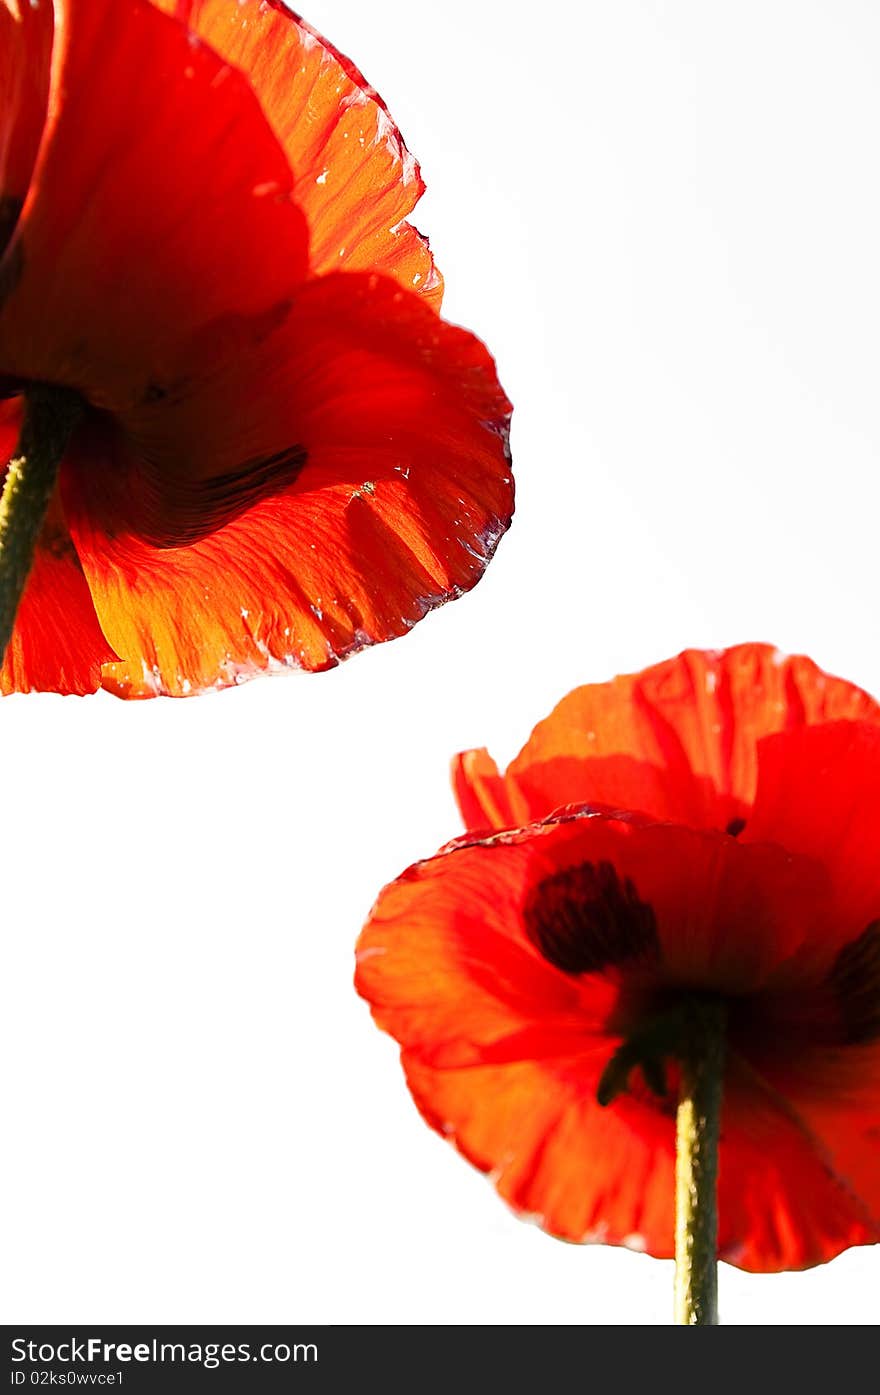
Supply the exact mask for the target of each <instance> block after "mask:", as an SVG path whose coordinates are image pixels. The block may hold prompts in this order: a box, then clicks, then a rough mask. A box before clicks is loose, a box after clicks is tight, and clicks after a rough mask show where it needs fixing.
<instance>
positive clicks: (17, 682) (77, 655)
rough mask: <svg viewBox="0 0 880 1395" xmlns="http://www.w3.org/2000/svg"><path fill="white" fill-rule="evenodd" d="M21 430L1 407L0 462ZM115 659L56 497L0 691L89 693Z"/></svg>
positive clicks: (17, 409) (8, 407)
mask: <svg viewBox="0 0 880 1395" xmlns="http://www.w3.org/2000/svg"><path fill="white" fill-rule="evenodd" d="M20 426H21V405H20V403H19V402H18V401H8V402H2V403H0V461H6V460H9V459H10V457H11V456H13V455H14V454H15V446H16V442H17V440H18V433H19V429H20ZM2 473H5V471H0V477H2ZM115 658H116V655H115V654H114V652H113V650H112V649H111V648H110V645H109V644H108V643H107V640H106V639H105V638H104V635H103V633H102V631H101V627H100V625H99V624H98V617H97V616H96V614H95V607H94V605H93V604H92V598H91V596H90V594H89V588H88V586H87V585H86V580H85V577H84V576H83V573H82V567H81V566H80V564H79V559H78V557H77V555H76V552H75V550H74V547H73V543H72V542H71V540H70V535H69V533H68V531H67V526H66V524H65V521H64V515H63V513H62V510H61V501H60V499H59V498H58V497H57V496H56V497H55V499H54V500H53V502H52V504H51V505H50V508H49V514H48V517H47V519H46V522H45V524H44V525H43V531H42V535H41V537H40V541H39V543H38V545H37V549H36V552H35V554H34V562H33V567H32V568H31V573H30V576H29V577H28V582H27V586H26V587H25V591H24V595H23V596H22V600H21V604H20V606H19V609H18V614H17V616H16V620H15V629H14V631H13V634H12V639H11V640H10V642H9V645H8V647H7V650H6V657H5V659H4V661H3V665H2V668H0V692H2V693H13V692H18V693H26V692H31V691H38V692H56V693H93V692H95V691H96V689H98V688H99V687H100V686H101V666H102V665H103V664H105V663H109V662H111V661H112V660H114V659H115Z"/></svg>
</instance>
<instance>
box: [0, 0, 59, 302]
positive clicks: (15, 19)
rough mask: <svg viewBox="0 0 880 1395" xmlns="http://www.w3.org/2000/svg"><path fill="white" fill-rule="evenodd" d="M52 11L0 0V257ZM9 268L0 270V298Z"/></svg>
mask: <svg viewBox="0 0 880 1395" xmlns="http://www.w3.org/2000/svg"><path fill="white" fill-rule="evenodd" d="M53 28H54V24H53V10H52V5H51V3H49V0H43V3H42V4H39V3H33V0H27V3H20V0H0V257H2V255H3V252H4V250H5V248H6V245H7V243H8V242H9V239H10V238H11V237H12V233H13V231H14V229H15V225H16V223H17V221H18V215H19V213H20V211H21V206H22V203H23V201H24V197H25V194H26V193H27V191H28V185H29V183H30V178H31V174H32V172H33V168H34V161H35V159H36V157H37V149H38V147H39V144H40V137H41V136H42V133H43V125H44V123H45V120H46V105H47V102H48V96H49V62H50V58H51V54H52V33H53ZM10 270H11V269H10V268H6V269H5V273H4V272H3V271H0V301H2V299H3V294H4V291H3V286H4V280H8V278H9V276H10Z"/></svg>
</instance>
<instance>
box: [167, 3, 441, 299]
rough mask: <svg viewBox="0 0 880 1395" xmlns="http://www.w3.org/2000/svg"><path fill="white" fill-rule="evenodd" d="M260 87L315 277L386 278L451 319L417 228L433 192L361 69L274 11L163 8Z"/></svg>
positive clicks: (283, 10)
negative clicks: (303, 223)
mask: <svg viewBox="0 0 880 1395" xmlns="http://www.w3.org/2000/svg"><path fill="white" fill-rule="evenodd" d="M162 4H163V8H165V9H169V8H170V9H171V10H173V11H176V13H177V14H178V16H179V17H180V18H181V19H182V20H183V22H184V23H186V24H188V25H189V27H190V28H191V29H193V30H194V31H195V32H196V33H197V34H199V35H200V36H201V37H202V38H203V39H204V40H205V41H206V43H208V44H210V45H211V47H212V48H214V49H215V50H216V51H217V52H218V53H219V54H221V55H222V57H223V58H225V59H226V61H227V62H229V63H232V64H234V65H235V66H236V67H237V68H239V69H241V70H242V72H244V73H245V74H246V75H247V77H248V78H249V80H250V82H251V83H252V85H253V88H254V90H255V92H256V93H257V96H258V97H259V100H260V103H261V105H262V108H263V111H264V112H265V114H266V116H267V118H268V120H269V122H270V124H271V126H272V129H273V130H274V132H275V134H276V136H277V137H278V139H279V141H280V142H281V144H282V145H283V147H284V149H285V150H286V152H287V155H288V157H289V159H290V163H291V165H292V167H293V170H294V173H295V175H296V201H297V203H298V204H299V206H300V207H301V208H302V210H303V212H304V213H305V216H306V220H307V222H308V226H309V239H310V263H311V268H312V271H313V272H315V273H317V274H323V273H325V272H329V271H380V272H382V273H384V274H385V275H388V276H392V277H393V278H394V279H395V280H396V281H398V282H399V283H400V284H401V285H402V286H404V287H405V288H406V289H407V290H415V291H418V292H419V293H420V294H422V295H423V296H425V298H426V299H428V300H429V301H430V303H431V304H432V305H433V306H434V308H435V309H437V308H439V305H440V300H441V297H442V293H443V283H442V281H441V278H440V276H439V274H438V272H437V270H436V268H435V267H434V261H433V258H432V256H431V253H430V251H429V249H428V243H427V240H426V239H425V238H424V237H422V236H421V234H420V233H419V232H418V231H417V230H416V229H415V228H413V227H412V226H411V225H410V224H409V223H407V222H405V219H406V218H407V217H408V216H409V214H410V213H411V212H412V210H413V208H414V207H415V205H416V203H417V202H418V200H419V198H420V197H421V195H422V193H423V192H424V187H425V186H424V183H423V181H422V178H421V175H420V173H419V167H418V165H417V164H416V162H415V160H414V159H413V157H412V156H411V155H410V153H409V151H408V150H407V148H406V146H405V145H404V143H403V139H402V138H401V135H400V132H399V131H398V130H397V127H396V126H395V125H394V123H393V122H392V121H391V119H390V117H389V115H388V112H387V109H386V107H385V103H384V102H383V101H382V99H381V97H380V96H379V95H378V93H377V92H376V91H375V90H374V89H373V88H372V87H371V86H370V85H369V83H368V82H367V81H366V79H365V78H364V77H363V75H362V74H361V73H360V72H359V71H358V70H357V68H356V67H355V66H354V64H353V63H352V62H351V60H350V59H348V58H346V57H344V56H343V55H342V54H340V53H338V52H337V50H336V49H335V48H333V46H332V45H331V44H329V43H328V42H327V40H326V39H324V38H322V37H321V35H320V34H318V33H316V31H315V30H314V29H312V28H311V26H310V25H308V24H306V23H305V21H304V20H302V19H301V18H300V17H299V15H295V14H293V13H292V11H290V10H289V9H287V7H286V6H285V5H284V4H282V3H280V0H279V2H278V3H274V0H270V2H269V3H268V4H267V3H265V0H238V4H237V5H232V4H230V3H229V0H162Z"/></svg>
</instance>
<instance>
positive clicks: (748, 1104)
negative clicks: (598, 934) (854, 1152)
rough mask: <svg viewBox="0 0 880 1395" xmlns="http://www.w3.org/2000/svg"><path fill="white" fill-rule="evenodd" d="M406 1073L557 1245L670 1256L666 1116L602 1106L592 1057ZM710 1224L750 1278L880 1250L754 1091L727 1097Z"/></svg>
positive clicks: (671, 1173) (671, 1174) (821, 1157)
mask: <svg viewBox="0 0 880 1395" xmlns="http://www.w3.org/2000/svg"><path fill="white" fill-rule="evenodd" d="M402 1063H403V1066H404V1070H405V1072H406V1078H407V1083H408V1085H409V1087H410V1090H411V1091H412V1094H413V1098H414V1099H415V1102H416V1104H417V1106H418V1108H419V1109H420V1111H421V1113H422V1114H423V1116H424V1117H425V1119H426V1120H427V1122H428V1123H429V1124H430V1125H431V1126H432V1127H433V1128H435V1129H436V1130H437V1131H438V1132H439V1133H441V1134H442V1135H443V1136H444V1137H447V1138H449V1139H450V1140H451V1141H452V1142H454V1144H455V1146H456V1147H457V1148H458V1149H459V1150H460V1152H461V1153H462V1154H463V1155H464V1156H465V1157H466V1158H467V1159H468V1160H469V1161H470V1162H471V1163H473V1164H474V1165H475V1166H476V1167H478V1168H479V1169H480V1170H481V1171H483V1172H488V1173H490V1174H491V1175H492V1179H493V1182H494V1184H495V1186H496V1188H497V1190H498V1192H499V1194H500V1196H501V1197H503V1199H504V1200H505V1201H506V1202H507V1203H508V1204H509V1205H510V1206H512V1207H513V1208H514V1209H515V1210H516V1211H518V1212H521V1213H523V1214H524V1215H525V1216H527V1217H528V1218H530V1219H532V1220H535V1221H536V1222H537V1223H538V1224H539V1225H541V1226H542V1227H543V1228H544V1229H546V1230H548V1231H549V1232H550V1233H551V1234H552V1235H556V1236H559V1237H561V1238H562V1239H565V1240H571V1241H575V1242H588V1243H589V1242H601V1243H603V1244H609V1245H626V1246H629V1247H630V1248H633V1249H638V1250H645V1251H647V1253H648V1254H651V1255H654V1256H655V1257H657V1258H660V1259H670V1258H672V1256H673V1255H674V1253H675V1121H674V1110H673V1109H672V1108H669V1109H668V1110H667V1111H666V1112H665V1113H664V1112H662V1111H661V1110H660V1109H658V1108H657V1107H656V1106H655V1105H653V1104H649V1103H645V1102H644V1101H642V1100H640V1099H638V1098H634V1097H632V1096H626V1095H624V1096H621V1097H620V1098H619V1099H618V1100H616V1101H615V1103H614V1104H613V1105H612V1106H611V1107H609V1108H606V1109H603V1108H601V1107H600V1106H599V1105H598V1104H597V1103H596V1098H595V1094H596V1083H597V1078H598V1068H599V1066H600V1060H599V1058H598V1055H597V1054H596V1053H595V1052H584V1053H582V1054H581V1055H579V1056H568V1057H566V1056H560V1057H559V1058H557V1059H555V1060H552V1061H520V1062H515V1063H512V1064H505V1065H501V1066H494V1065H484V1066H473V1065H471V1066H468V1067H467V1068H462V1069H438V1068H435V1067H432V1066H429V1065H425V1064H424V1063H423V1061H422V1060H421V1059H420V1057H419V1056H418V1055H417V1054H415V1053H412V1052H408V1051H404V1052H403V1055H402ZM875 1164H876V1157H875ZM875 1175H876V1174H875ZM872 1190H873V1193H874V1195H875V1196H876V1184H873V1187H872ZM718 1212H719V1216H718V1221H719V1226H718V1254H719V1258H720V1259H723V1260H727V1261H728V1262H729V1263H731V1264H735V1265H737V1266H738V1267H740V1268H742V1269H746V1270H749V1271H751V1272H754V1273H772V1272H776V1271H779V1270H787V1269H802V1268H806V1267H808V1266H810V1265H814V1264H821V1263H824V1262H825V1261H827V1260H829V1259H833V1258H834V1256H835V1255H837V1254H840V1253H841V1251H842V1250H845V1249H847V1248H848V1247H849V1246H851V1245H862V1244H870V1243H873V1242H876V1241H877V1240H878V1239H880V1224H878V1220H877V1213H876V1211H875V1212H874V1213H873V1214H872V1212H871V1210H870V1208H869V1206H868V1205H867V1204H866V1202H865V1201H864V1200H863V1198H862V1197H860V1196H859V1195H858V1194H856V1193H855V1192H854V1191H853V1190H852V1189H851V1188H850V1187H849V1186H848V1185H847V1182H846V1181H845V1179H843V1178H842V1177H840V1176H839V1175H838V1174H837V1173H836V1172H835V1170H834V1168H833V1166H832V1165H831V1163H830V1161H829V1159H828V1157H827V1156H826V1155H825V1152H824V1148H823V1147H822V1145H821V1144H820V1143H819V1142H818V1141H817V1140H816V1139H815V1138H813V1137H812V1136H811V1135H810V1133H809V1131H808V1130H807V1129H805V1128H804V1126H803V1125H802V1123H801V1121H800V1120H799V1119H798V1117H797V1115H796V1114H793V1113H792V1112H791V1111H790V1110H789V1109H788V1108H787V1107H786V1106H785V1105H784V1103H780V1104H777V1103H776V1102H771V1101H769V1100H768V1099H767V1098H766V1097H764V1096H763V1094H762V1092H761V1091H760V1090H758V1089H755V1088H754V1087H753V1085H752V1083H751V1081H748V1082H742V1081H737V1080H736V1079H733V1080H732V1082H729V1083H728V1085H727V1088H726V1094H725V1100H724V1106H723V1110H722V1125H721V1150H720V1166H719V1186H718Z"/></svg>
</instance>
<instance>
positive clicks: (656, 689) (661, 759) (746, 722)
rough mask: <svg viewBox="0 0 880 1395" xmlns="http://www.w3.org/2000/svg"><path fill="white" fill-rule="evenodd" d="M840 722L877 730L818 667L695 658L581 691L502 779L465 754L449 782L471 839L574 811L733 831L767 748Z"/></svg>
mask: <svg viewBox="0 0 880 1395" xmlns="http://www.w3.org/2000/svg"><path fill="white" fill-rule="evenodd" d="M837 718H850V719H859V720H863V721H869V722H874V723H876V722H880V707H878V705H877V703H876V702H875V701H874V699H873V698H871V697H869V696H868V695H867V694H866V693H864V692H862V690H861V689H860V688H857V687H855V686H854V685H853V684H851V683H846V682H844V681H843V680H842V679H839V678H832V677H830V676H829V675H828V674H825V673H823V672H822V670H821V669H819V668H817V666H816V665H815V664H814V663H813V662H812V661H811V660H810V659H806V658H803V657H800V656H796V657H793V658H785V657H783V656H782V655H780V654H779V652H778V650H775V649H773V648H771V647H770V646H769V645H764V644H742V645H737V646H736V647H735V648H733V649H727V650H724V651H721V652H715V651H711V652H706V651H702V650H693V649H692V650H686V651H685V652H684V653H683V654H680V655H679V656H678V657H677V658H675V659H670V660H668V661H666V662H665V663H662V664H657V665H655V666H654V667H653V668H649V669H645V670H644V672H642V673H637V674H626V675H624V676H622V677H620V678H616V679H614V680H613V682H611V683H601V684H590V685H588V686H586V687H583V688H577V689H575V691H574V692H572V693H570V694H569V695H568V696H567V697H565V698H563V700H562V701H561V702H560V703H559V705H558V706H557V707H556V708H555V709H554V710H553V712H552V713H551V714H550V716H549V717H548V718H546V720H545V721H543V722H540V723H539V724H538V726H537V727H536V728H535V730H534V732H533V733H532V735H531V737H530V739H529V741H528V742H527V744H526V746H525V747H524V749H523V750H522V751H521V752H520V754H519V755H518V756H517V758H516V760H514V761H513V763H512V764H511V765H510V767H509V768H508V770H507V772H506V774H505V775H503V776H502V775H499V772H498V769H497V766H496V765H495V763H494V762H493V761H492V760H491V758H490V757H489V756H488V754H487V753H486V752H485V751H482V750H481V751H467V752H465V753H463V754H462V755H460V756H459V757H457V760H456V762H455V763H454V767H453V781H454V784H455V788H456V792H457V795H458V799H459V804H460V806H461V810H462V815H463V817H464V819H465V821H466V823H467V825H468V827H470V828H480V827H494V828H500V827H504V826H505V825H507V826H510V824H511V823H523V822H527V821H528V820H529V819H536V818H544V817H545V816H546V815H547V814H549V813H552V811H553V810H554V809H556V808H559V807H560V806H562V805H564V804H569V803H575V802H590V803H595V804H600V805H606V806H609V807H612V808H618V809H640V810H643V811H645V812H646V813H649V814H651V815H652V816H654V817H655V818H659V819H671V820H674V821H676V822H681V823H686V824H689V825H690V826H691V827H704V828H705V827H708V828H725V827H727V826H728V825H729V824H730V823H732V822H733V821H738V820H741V819H743V818H747V817H748V814H749V809H750V806H751V803H752V800H753V799H754V797H755V787H756V781H757V769H758V758H757V743H758V742H759V741H760V740H761V739H762V737H764V736H767V735H768V734H769V733H771V732H777V731H790V730H793V729H796V728H798V727H802V726H804V725H809V724H812V723H816V722H824V721H829V720H833V719H837Z"/></svg>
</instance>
